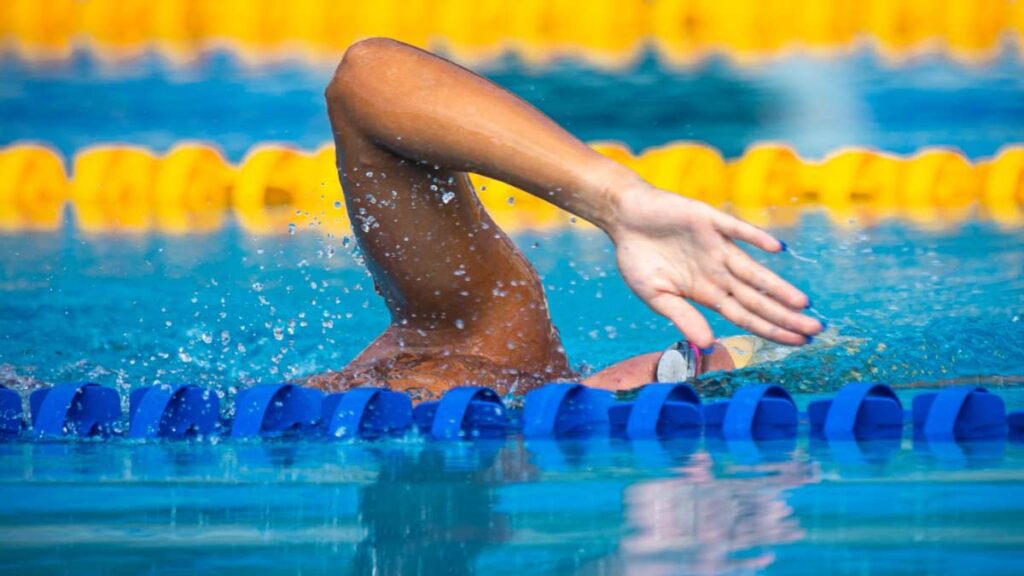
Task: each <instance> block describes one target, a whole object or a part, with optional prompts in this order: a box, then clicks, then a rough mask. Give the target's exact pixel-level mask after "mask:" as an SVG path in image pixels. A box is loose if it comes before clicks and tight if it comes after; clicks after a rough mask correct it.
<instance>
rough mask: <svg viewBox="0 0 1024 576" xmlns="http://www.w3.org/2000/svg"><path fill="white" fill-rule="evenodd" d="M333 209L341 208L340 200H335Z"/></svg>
mask: <svg viewBox="0 0 1024 576" xmlns="http://www.w3.org/2000/svg"><path fill="white" fill-rule="evenodd" d="M334 207H335V208H341V200H335V201H334Z"/></svg>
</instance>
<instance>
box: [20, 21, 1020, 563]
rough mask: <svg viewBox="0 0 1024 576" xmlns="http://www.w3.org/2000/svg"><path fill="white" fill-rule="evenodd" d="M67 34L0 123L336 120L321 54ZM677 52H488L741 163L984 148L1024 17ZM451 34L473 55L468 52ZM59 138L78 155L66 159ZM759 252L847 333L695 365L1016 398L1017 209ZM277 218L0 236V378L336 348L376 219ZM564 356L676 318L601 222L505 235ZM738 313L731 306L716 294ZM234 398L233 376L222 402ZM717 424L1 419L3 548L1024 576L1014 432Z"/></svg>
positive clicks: (1015, 105)
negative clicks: (292, 224)
mask: <svg viewBox="0 0 1024 576" xmlns="http://www.w3.org/2000/svg"><path fill="white" fill-rule="evenodd" d="M147 50H148V49H144V50H143V51H142V52H140V53H135V54H134V55H133V56H131V57H128V58H124V59H113V60H111V59H109V58H108V56H109V54H106V53H105V52H103V51H99V50H94V49H92V48H81V47H79V48H75V49H74V50H73V51H71V52H69V53H67V54H65V55H63V56H62V57H61V58H59V59H57V60H55V61H53V60H44V61H42V62H40V61H38V60H36V59H33V58H28V57H25V55H24V54H23V53H21V52H18V51H8V52H6V53H5V54H4V55H3V56H2V57H0V77H2V78H3V79H4V81H3V82H2V83H0V145H6V144H11V143H18V142H24V141H26V140H31V141H39V142H43V143H46V144H48V145H50V146H53V147H54V148H55V149H56V150H58V151H59V152H60V153H61V155H62V156H63V158H65V159H66V160H70V158H72V157H73V155H75V154H76V153H79V152H81V151H82V150H83V149H84V148H85V147H87V146H91V145H93V144H95V143H97V142H122V143H127V144H135V145H141V146H144V147H146V148H148V149H151V150H154V151H157V152H161V151H164V150H167V149H168V148H170V147H171V146H172V145H173V144H175V143H177V142H179V141H181V140H183V139H201V140H204V141H207V142H209V143H211V144H212V145H214V146H215V147H217V148H219V149H220V150H222V151H223V152H224V154H225V155H226V156H227V157H228V158H229V159H230V160H232V161H239V160H241V159H242V158H243V157H244V156H245V154H246V153H247V152H248V151H249V150H250V149H251V148H252V147H253V146H254V145H256V144H259V143H262V142H265V141H268V140H273V141H278V142H283V143H286V144H292V145H295V146H297V147H300V148H303V149H313V148H316V147H318V146H320V145H321V144H323V143H324V142H325V141H326V140H328V139H329V133H328V127H327V124H326V121H325V116H324V109H323V103H322V96H321V92H322V88H323V86H324V84H325V83H326V80H327V78H328V77H329V74H330V72H331V69H332V64H331V63H330V59H322V60H315V61H311V60H308V59H305V58H297V57H294V56H286V57H285V58H283V59H282V58H274V59H271V60H270V61H266V62H265V61H260V60H258V59H257V60H256V61H255V62H254V61H252V60H250V59H247V58H248V57H247V53H246V52H245V51H244V50H237V49H233V48H229V49H226V50H225V49H223V48H213V49H204V50H203V51H201V52H200V55H201V57H200V58H198V59H196V60H192V61H189V62H188V63H187V64H180V63H178V62H176V61H174V60H173V59H169V58H167V57H166V54H165V53H163V52H158V51H147ZM725 52H726V53H725V54H717V53H716V54H712V55H711V56H708V57H706V58H703V59H701V60H700V61H699V62H696V63H693V62H691V63H689V64H687V65H685V66H679V65H678V64H675V63H671V62H669V60H670V58H666V57H665V55H664V54H662V53H660V52H657V51H653V50H650V51H646V52H641V55H640V56H639V57H638V59H637V60H636V62H632V63H629V64H628V65H618V66H616V67H607V66H599V65H596V64H595V63H594V61H593V60H592V59H591V58H589V57H588V56H587V54H586V53H584V52H577V53H575V54H574V53H573V52H572V51H570V52H569V54H568V55H566V54H564V53H559V55H558V56H557V57H553V58H550V59H546V60H545V62H544V63H543V64H540V65H538V64H537V63H536V62H535V61H533V60H532V59H531V58H529V57H528V55H524V54H522V53H517V52H513V53H506V54H503V55H501V56H499V57H497V58H490V59H483V60H480V61H477V60H474V62H478V63H477V64H476V65H475V66H474V67H475V68H476V69H478V70H480V71H481V72H483V73H484V74H485V75H487V76H488V77H490V78H492V79H494V80H495V81H497V82H499V83H501V84H503V85H505V86H507V87H509V88H511V89H513V90H514V91H516V92H517V93H518V94H520V95H521V96H523V97H524V98H526V99H527V100H529V101H530V102H531V103H533V104H535V105H536V106H538V107H539V108H541V109H542V110H543V111H545V112H547V113H549V114H551V115H552V116H553V117H554V118H555V119H556V120H558V121H559V122H562V123H564V124H565V125H566V126H567V127H568V128H569V129H570V130H572V131H573V132H574V133H575V134H577V135H578V136H580V137H581V138H583V139H585V140H588V141H594V140H607V139H614V140H619V141H622V142H624V143H625V144H627V145H628V146H630V147H631V148H633V149H634V150H641V149H643V148H646V147H649V146H655V145H661V144H664V143H666V142H669V141H673V140H677V139H692V140H697V141H702V142H707V143H710V144H712V145H713V146H714V147H716V148H718V149H719V150H721V151H722V153H723V155H725V156H726V157H729V158H734V157H736V156H738V155H739V154H740V153H741V152H742V151H743V150H745V149H746V148H747V147H749V146H750V145H751V144H753V143H755V142H759V141H763V140H769V139H770V140H779V141H782V142H784V143H786V144H788V145H791V146H793V147H794V148H795V149H796V150H797V151H798V152H799V153H800V154H801V155H803V156H804V157H805V158H809V159H816V158H821V157H823V156H825V155H826V154H828V153H830V152H833V151H834V150H836V149H838V148H840V147H845V146H866V147H875V148H878V149H880V150H882V151H887V152H894V153H901V154H909V153H912V152H914V151H916V150H918V149H920V148H922V147H925V146H951V147H954V148H956V149H959V150H960V151H961V152H962V153H963V154H964V155H965V156H966V157H967V158H969V159H971V160H981V159H984V158H986V157H990V156H992V155H994V154H995V153H996V152H997V151H998V150H999V149H1000V148H1001V147H1003V146H1005V145H1007V144H1012V143H1019V142H1024V81H1022V77H1024V76H1022V75H1021V74H1020V71H1021V65H1022V63H1021V61H1020V58H1021V56H1020V54H1021V53H1020V42H1019V37H1010V38H1007V39H1006V40H1005V41H1004V42H1000V43H998V44H997V46H996V49H995V51H994V52H993V53H992V54H991V55H990V56H989V58H988V59H986V60H984V61H981V62H980V63H979V62H976V63H973V64H970V65H968V64H966V63H964V62H963V61H960V60H958V59H956V58H954V57H952V56H951V54H949V53H947V52H945V51H941V50H940V51H930V52H926V53H924V54H920V53H916V52H914V53H912V54H911V55H910V56H909V57H907V58H906V59H905V60H902V61H900V62H898V63H896V64H894V63H893V62H892V61H891V60H889V59H888V57H887V56H886V55H885V54H884V51H881V50H876V49H874V48H872V47H863V46H858V47H855V48H854V49H853V50H852V51H851V52H850V53H844V54H839V55H836V54H831V55H828V56H814V55H809V54H806V53H801V52H799V51H798V52H797V53H792V54H787V55H784V56H783V57H781V58H769V59H765V60H764V61H759V62H758V63H757V64H756V65H754V66H750V65H747V64H744V63H741V62H737V61H735V60H734V58H733V56H734V55H732V54H730V53H729V51H728V50H726V51H725ZM452 54H453V55H454V56H456V57H459V56H460V54H461V53H460V52H458V51H453V52H452ZM68 167H70V162H69V163H68ZM772 231H773V232H774V233H776V234H777V235H779V237H780V238H782V239H784V240H785V241H787V243H789V245H790V246H791V247H792V249H793V253H795V254H797V255H798V256H799V258H797V257H794V256H792V254H789V255H778V256H771V257H760V256H759V258H761V259H762V261H764V262H766V263H768V264H770V265H771V266H772V267H773V268H775V269H777V270H779V271H780V272H781V273H782V274H783V275H784V276H785V277H787V278H789V279H790V280H792V281H793V282H794V283H795V284H797V285H798V286H799V287H801V288H803V289H805V290H806V291H807V292H808V293H809V294H810V296H811V297H812V300H813V301H814V311H815V313H817V314H819V315H820V316H821V317H822V318H823V319H825V320H826V321H827V322H828V324H829V326H830V330H829V333H828V336H826V337H823V338H821V339H819V342H818V344H816V345H815V346H812V347H809V348H806V349H803V350H801V351H798V352H796V353H795V354H794V355H792V356H790V357H789V358H787V359H785V360H784V361H781V362H778V363H775V364H772V365H769V366H767V367H762V368H759V369H756V370H748V371H742V372H739V373H737V374H734V375H732V376H730V377H728V378H718V377H715V378H712V379H710V380H709V381H708V382H706V383H705V391H706V393H707V394H708V395H719V394H725V393H727V392H728V391H729V390H730V389H731V388H732V387H733V386H736V385H739V384H742V383H745V382H751V381H762V380H771V381H776V382H779V383H781V384H783V385H785V386H786V387H787V388H788V389H790V390H793V391H795V392H802V393H800V394H798V395H797V400H798V402H799V403H800V404H801V405H802V406H805V405H806V403H807V402H809V401H810V400H811V399H813V398H816V397H821V396H822V395H824V394H825V393H827V392H829V391H832V390H834V389H836V388H838V387H839V386H841V385H842V384H845V383H848V382H851V381H855V380H862V379H872V380H879V381H882V382H886V383H891V384H893V385H895V386H896V387H897V389H898V390H899V393H900V394H901V396H902V398H903V399H904V402H905V403H907V404H909V399H910V398H911V397H912V396H913V395H914V394H916V393H918V392H920V391H923V390H927V389H930V388H931V387H933V386H935V385H937V384H939V383H942V382H946V381H949V380H953V379H959V380H965V381H973V382H979V383H983V384H984V385H986V386H988V387H989V388H990V389H992V390H993V391H996V392H998V393H999V394H1001V395H1003V397H1004V398H1006V400H1007V404H1008V407H1009V408H1011V409H1020V408H1022V407H1024V392H1022V391H1024V389H1022V388H1021V387H1020V384H1019V382H1020V379H1021V378H1022V377H1024V371H1022V370H1021V369H1020V360H1021V353H1020V350H1022V349H1024V329H1022V321H1021V316H1022V314H1024V280H1022V278H1024V250H1022V247H1024V230H1022V229H1021V228H1019V227H1006V226H1000V225H997V224H995V223H992V222H988V221H983V220H980V219H978V220H973V219H967V220H965V221H963V222H960V223H959V224H956V225H953V226H950V225H941V226H927V225H921V223H910V222H907V221H903V220H899V219H896V220H888V221H885V222H882V223H880V224H876V225H870V226H867V225H864V224H862V223H859V222H853V223H851V225H846V226H841V225H837V223H836V222H835V220H834V219H830V218H829V217H826V215H825V214H824V213H822V212H820V211H816V210H813V209H812V210H809V211H806V212H805V213H804V214H803V215H802V216H801V218H800V220H799V221H798V223H796V224H794V225H791V226H785V227H775V228H773V229H772ZM277 232H278V233H277V234H269V235H267V234H257V233H254V232H252V231H250V230H247V229H245V228H243V227H240V226H238V225H237V224H236V223H235V222H234V221H232V220H231V219H229V220H228V221H227V223H226V225H225V226H223V227H220V228H218V229H217V230H215V231H212V232H208V233H203V234H186V235H163V234H158V233H137V234H127V235H124V234H115V233H99V234H97V233H87V232H85V231H83V230H82V229H81V228H80V227H79V226H77V225H76V220H75V213H74V212H73V211H72V210H71V209H70V208H68V209H67V213H66V218H65V224H64V225H62V226H61V227H60V228H59V229H58V230H57V231H54V232H18V233H5V234H0V381H2V382H4V383H6V384H7V385H9V386H12V387H14V388H15V389H18V390H19V391H22V392H27V391H29V390H31V389H34V388H36V387H39V386H41V385H43V384H44V383H54V382H62V381H70V380H80V379H89V380H93V381H96V382H99V383H101V384H106V385H111V386H116V387H118V388H119V390H120V391H121V392H122V396H123V397H125V398H126V397H127V394H126V392H127V391H128V390H130V389H132V388H135V387H138V386H142V385H147V384H153V383H158V382H181V381H187V382H195V383H198V384H202V385H204V386H210V387H213V388H214V389H216V390H218V391H219V392H221V393H223V394H224V396H225V398H230V396H231V395H232V394H233V392H234V390H236V389H237V388H239V387H242V386H248V385H251V384H255V383H261V382H262V383H267V382H276V381H280V380H282V379H286V378H293V377H301V376H304V375H308V374H312V373H316V372H318V371H321V370H325V369H332V368H338V367H340V366H342V365H344V364H345V362H347V361H348V360H349V359H350V358H351V357H352V356H353V355H355V354H356V353H357V352H358V351H359V350H360V349H361V348H362V347H363V346H365V345H366V343H367V342H368V341H369V340H370V339H371V338H372V337H373V336H374V335H375V334H377V333H378V332H379V331H380V330H382V329H383V327H384V326H385V323H386V321H387V318H386V315H385V311H384V308H383V306H382V304H381V302H380V301H379V299H378V298H377V296H376V295H375V294H374V293H373V289H372V283H371V282H370V280H369V278H368V277H367V276H366V273H365V271H364V270H363V269H362V267H361V266H360V265H359V258H358V253H357V252H356V250H355V247H354V246H353V245H352V244H351V242H350V241H349V240H347V239H346V238H345V237H344V236H343V235H342V234H335V235H333V237H332V235H331V234H328V233H324V232H322V231H319V230H317V229H316V228H310V229H307V228H305V227H301V228H299V229H298V230H296V232H295V233H294V234H289V233H288V230H287V228H286V227H284V226H282V227H281V230H279V231H277ZM515 241H516V242H517V243H518V244H519V245H520V246H521V247H522V248H523V250H524V252H525V253H526V255H527V256H528V257H529V258H530V260H531V261H532V262H533V263H534V264H535V266H536V267H537V268H538V271H539V272H540V273H541V276H542V278H543V282H544V284H545V288H546V290H547V293H548V297H549V299H550V304H551V312H552V316H553V318H554V321H555V323H556V324H557V325H558V326H559V328H560V330H561V333H562V337H563V339H564V342H565V345H566V348H567V350H568V352H569V355H570V358H571V360H572V362H573V364H574V366H576V367H577V368H579V369H581V370H583V371H586V370H589V369H591V368H592V367H601V366H604V365H606V364H608V363H610V362H613V361H615V360H617V359H621V358H623V357H625V356H627V355H629V354H634V353H638V352H647V351H651V350H656V349H660V348H662V347H663V346H665V345H666V344H667V343H669V342H672V341H673V340H674V339H676V338H677V334H676V332H675V331H674V330H673V329H672V328H671V327H670V326H669V325H668V323H667V322H666V321H664V320H662V319H660V318H658V317H656V316H655V315H653V314H652V313H651V312H650V311H648V310H647V309H646V308H645V307H644V306H643V304H642V303H640V302H639V301H638V300H637V299H636V298H635V296H633V295H632V294H631V293H630V292H629V291H628V290H627V289H626V287H625V286H624V285H623V284H622V282H621V280H620V279H619V278H618V275H617V272H616V269H615V267H614V263H613V258H612V254H611V246H610V244H609V243H608V241H607V240H606V239H604V238H603V237H602V236H601V235H600V234H599V233H597V232H596V231H594V230H592V229H587V228H585V227H583V226H582V225H579V226H574V225H569V224H566V225H565V226H563V227H561V228H558V229H550V230H544V231H530V232H521V233H518V234H517V235H516V237H515ZM709 318H710V319H711V321H712V327H713V328H714V329H715V331H716V333H718V334H720V335H725V334H732V333H737V330H736V329H735V328H734V327H731V326H729V325H728V324H727V323H725V322H723V321H722V320H721V319H720V318H718V317H717V316H715V315H711V316H710V317H709ZM223 405H225V406H228V405H230V403H229V402H225V403H223ZM806 436H807V435H806V430H801V434H800V438H801V440H800V441H799V442H798V443H797V444H796V445H795V446H774V447H773V446H761V447H757V446H752V445H744V444H733V445H722V444H716V443H714V442H704V441H701V442H697V443H688V442H666V443H660V442H651V443H643V442H635V443H626V442H608V441H603V440H592V441H583V442H568V443H554V444H553V443H537V442H523V441H522V440H521V439H519V438H512V439H510V440H508V441H507V442H502V443H498V444H494V445H489V444H487V443H430V442H425V441H423V440H421V439H416V438H412V439H404V440H400V441H388V442H379V443H374V444H347V443H330V444H328V443H316V442H295V441H280V442H273V441H271V442H255V443H238V442H225V441H221V440H218V439H205V440H202V441H197V442H189V443H182V444H174V443H155V444H153V443H151V444H145V443H144V444H135V443H128V442H124V441H118V440H114V441H106V442H98V441H86V442H67V443H45V444H37V443H31V442H24V441H18V442H5V443H0V502H2V503H3V504H2V505H0V572H2V573H11V574H25V573H52V574H62V573H71V572H74V573H78V574H82V573H86V574H88V573H105V574H106V573H125V574H135V573H140V572H150V573H160V574H164V573H168V574H171V573H196V572H211V571H227V570H232V571H237V570H240V569H241V570H245V571H247V572H250V573H264V572H266V573H280V572H286V573H300V572H301V573H304V574H308V573H368V572H372V571H373V570H377V571H378V572H382V573H423V574H436V573H448V574H460V573H473V572H478V573H488V574H501V573H516V574H531V573H579V574H604V573H645V574H648V573H655V574H657V573H663V574H677V573H749V572H767V573H787V574H792V573H812V574H820V573H823V572H836V573H851V572H884V573H915V574H916V573H936V574H942V573H957V574H962V573H976V572H984V573H992V574H997V573H1003V574H1017V573H1020V569H1021V566H1022V563H1024V553H1022V550H1024V541H1022V539H1024V532H1022V526H1021V523H1020V520H1019V519H1020V518H1021V517H1022V514H1024V498H1022V495H1024V449H1022V445H1021V444H1020V443H1019V442H994V443H975V444H971V443H966V444H952V445H948V446H945V445H943V446H928V445H926V444H923V443H921V442H915V441H913V440H912V439H911V434H910V432H909V430H908V431H907V433H906V434H905V437H904V439H903V440H902V441H901V443H900V444H899V445H898V446H896V447H893V446H891V445H882V446H871V445H867V446H861V445H853V446H851V445H833V446H829V445H822V444H812V443H810V442H809V441H807V440H806Z"/></svg>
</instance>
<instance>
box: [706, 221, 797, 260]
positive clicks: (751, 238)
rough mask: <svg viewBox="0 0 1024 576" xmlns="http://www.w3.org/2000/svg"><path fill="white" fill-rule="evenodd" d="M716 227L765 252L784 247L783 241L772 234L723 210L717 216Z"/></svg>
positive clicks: (730, 236)
mask: <svg viewBox="0 0 1024 576" xmlns="http://www.w3.org/2000/svg"><path fill="white" fill-rule="evenodd" d="M715 229H717V230H718V231H719V232H721V233H722V234H724V235H725V236H728V237H729V238H732V239H734V240H742V241H743V242H746V243H747V244H750V245H752V246H757V247H758V248H760V249H761V250H764V251H765V252H778V251H780V250H782V248H783V244H782V242H779V241H778V240H777V239H776V238H775V237H774V236H772V235H771V234H769V233H767V232H765V231H764V230H762V229H760V228H758V227H757V226H754V225H753V224H751V223H749V222H744V221H743V220H740V219H739V218H735V217H733V216H729V215H728V214H725V213H722V212H719V213H718V214H717V217H716V218H715Z"/></svg>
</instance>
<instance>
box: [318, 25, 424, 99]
mask: <svg viewBox="0 0 1024 576" xmlns="http://www.w3.org/2000/svg"><path fill="white" fill-rule="evenodd" d="M403 48H404V45H403V44H402V43H401V42H398V41H396V40H392V39H390V38H367V39H365V40H360V41H358V42H356V43H355V44H352V45H351V46H349V47H348V49H347V50H345V55H344V56H343V57H342V58H341V62H340V63H339V64H338V67H337V69H336V70H335V71H334V76H333V77H332V78H331V82H330V83H329V84H328V85H327V90H325V92H324V96H325V97H326V98H327V101H328V102H329V103H330V102H344V101H346V100H347V99H348V96H349V95H351V94H352V89H353V88H354V87H356V86H360V85H361V86H364V87H365V86H366V85H367V84H368V82H366V81H365V80H366V79H368V78H369V76H368V75H370V74H373V73H374V70H376V71H377V72H378V73H379V71H380V70H381V66H382V65H385V64H387V62H388V61H389V60H391V59H393V58H395V57H397V56H399V55H400V54H401V52H402V49H403Z"/></svg>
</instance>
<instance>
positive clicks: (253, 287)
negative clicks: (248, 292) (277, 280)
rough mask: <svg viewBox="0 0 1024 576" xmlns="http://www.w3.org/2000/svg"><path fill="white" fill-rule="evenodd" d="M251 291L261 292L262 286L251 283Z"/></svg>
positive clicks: (257, 283)
mask: <svg viewBox="0 0 1024 576" xmlns="http://www.w3.org/2000/svg"><path fill="white" fill-rule="evenodd" d="M252 290H253V292H262V291H263V284H260V283H259V282H253V283H252Z"/></svg>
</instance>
